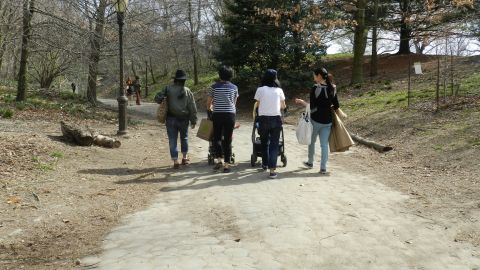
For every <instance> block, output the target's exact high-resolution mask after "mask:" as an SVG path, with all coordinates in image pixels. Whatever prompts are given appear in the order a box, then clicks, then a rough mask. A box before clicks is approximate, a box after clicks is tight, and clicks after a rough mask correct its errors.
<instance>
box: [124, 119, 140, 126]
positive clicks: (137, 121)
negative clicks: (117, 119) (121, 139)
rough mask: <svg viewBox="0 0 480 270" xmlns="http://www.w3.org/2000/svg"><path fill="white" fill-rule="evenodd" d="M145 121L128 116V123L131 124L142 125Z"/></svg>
mask: <svg viewBox="0 0 480 270" xmlns="http://www.w3.org/2000/svg"><path fill="white" fill-rule="evenodd" d="M143 124H144V122H143V121H142V120H137V119H132V118H128V119H127V125H129V126H140V125H143Z"/></svg>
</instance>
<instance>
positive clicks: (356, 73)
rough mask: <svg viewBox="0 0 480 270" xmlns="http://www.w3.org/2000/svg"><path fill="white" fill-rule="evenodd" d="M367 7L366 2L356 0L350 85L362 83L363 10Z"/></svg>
mask: <svg viewBox="0 0 480 270" xmlns="http://www.w3.org/2000/svg"><path fill="white" fill-rule="evenodd" d="M366 7H367V1H366V0H358V1H357V4H356V8H357V10H356V11H355V21H356V22H357V24H356V26H355V35H354V41H353V43H354V45H353V68H352V80H351V84H362V83H363V55H364V54H365V46H366V39H365V33H366V30H367V29H366V26H365V8H366Z"/></svg>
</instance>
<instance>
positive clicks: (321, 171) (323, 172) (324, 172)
mask: <svg viewBox="0 0 480 270" xmlns="http://www.w3.org/2000/svg"><path fill="white" fill-rule="evenodd" d="M320 174H328V173H327V170H325V169H321V170H320Z"/></svg>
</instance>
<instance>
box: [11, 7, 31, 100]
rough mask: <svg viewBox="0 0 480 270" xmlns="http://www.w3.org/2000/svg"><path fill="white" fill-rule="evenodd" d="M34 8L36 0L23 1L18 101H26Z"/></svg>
mask: <svg viewBox="0 0 480 270" xmlns="http://www.w3.org/2000/svg"><path fill="white" fill-rule="evenodd" d="M34 8H35V0H30V1H29V0H23V27H22V29H23V31H22V52H21V56H20V70H19V72H18V86H17V98H16V100H17V101H25V99H26V92H27V62H28V46H29V41H30V32H31V21H32V17H33V10H34Z"/></svg>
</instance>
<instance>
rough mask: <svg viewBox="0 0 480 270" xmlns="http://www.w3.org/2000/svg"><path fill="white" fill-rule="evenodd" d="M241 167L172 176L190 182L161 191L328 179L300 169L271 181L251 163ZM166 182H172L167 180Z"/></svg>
mask: <svg viewBox="0 0 480 270" xmlns="http://www.w3.org/2000/svg"><path fill="white" fill-rule="evenodd" d="M239 165H240V166H236V167H235V168H233V169H232V172H230V173H221V172H212V170H211V169H208V168H205V167H203V168H201V169H199V170H197V171H190V172H188V173H185V174H183V175H178V176H177V175H174V176H170V178H174V179H175V182H181V181H183V180H190V181H189V182H187V183H186V184H183V185H181V186H171V187H163V188H161V189H160V191H162V192H173V191H181V190H200V189H205V188H210V187H214V186H236V185H244V184H255V183H260V182H264V181H282V180H287V179H289V178H298V176H299V175H302V178H312V177H313V178H317V177H322V176H323V177H328V175H320V173H318V172H313V171H312V173H308V174H305V173H303V172H305V171H306V170H307V169H303V168H298V169H296V170H294V171H287V172H279V177H278V178H275V179H270V178H269V177H268V173H267V172H264V171H263V170H262V169H261V168H256V167H254V168H252V167H251V166H250V163H249V162H244V163H240V164H239ZM165 182H171V181H168V180H167V181H165Z"/></svg>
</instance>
